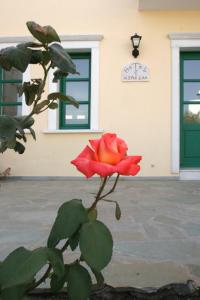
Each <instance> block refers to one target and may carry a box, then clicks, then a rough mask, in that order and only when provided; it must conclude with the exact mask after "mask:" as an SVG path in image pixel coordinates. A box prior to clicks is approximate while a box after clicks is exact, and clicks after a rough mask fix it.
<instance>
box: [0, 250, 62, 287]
mask: <svg viewBox="0 0 200 300" xmlns="http://www.w3.org/2000/svg"><path fill="white" fill-rule="evenodd" d="M57 251H58V250H57ZM57 251H56V250H55V249H48V248H38V249H36V250H33V251H29V250H26V249H25V248H23V247H20V248H18V249H16V250H14V251H13V252H12V253H11V254H9V255H8V257H7V258H6V259H5V260H4V262H3V264H2V266H1V269H0V285H1V287H2V289H5V288H9V287H13V286H17V285H23V284H26V283H27V282H31V281H33V278H34V276H35V275H36V273H37V272H38V271H39V270H40V269H41V268H42V267H43V266H45V265H46V264H47V263H48V262H50V263H51V264H52V266H53V269H54V272H55V274H56V275H57V276H63V274H64V265H63V261H62V258H61V255H60V253H58V252H57Z"/></svg>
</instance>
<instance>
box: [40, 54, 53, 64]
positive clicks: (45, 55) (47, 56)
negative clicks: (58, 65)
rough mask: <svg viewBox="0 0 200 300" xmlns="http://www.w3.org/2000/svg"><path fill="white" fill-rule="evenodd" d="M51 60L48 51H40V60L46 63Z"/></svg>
mask: <svg viewBox="0 0 200 300" xmlns="http://www.w3.org/2000/svg"><path fill="white" fill-rule="evenodd" d="M50 60H51V56H50V54H49V52H47V51H42V62H43V63H44V64H45V65H47V64H48V63H49V62H50Z"/></svg>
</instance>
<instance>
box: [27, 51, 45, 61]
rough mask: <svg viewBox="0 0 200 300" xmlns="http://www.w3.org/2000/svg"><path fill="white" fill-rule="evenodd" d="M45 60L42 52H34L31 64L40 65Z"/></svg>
mask: <svg viewBox="0 0 200 300" xmlns="http://www.w3.org/2000/svg"><path fill="white" fill-rule="evenodd" d="M42 59H43V55H42V51H41V50H32V53H31V58H30V64H39V63H41V61H42Z"/></svg>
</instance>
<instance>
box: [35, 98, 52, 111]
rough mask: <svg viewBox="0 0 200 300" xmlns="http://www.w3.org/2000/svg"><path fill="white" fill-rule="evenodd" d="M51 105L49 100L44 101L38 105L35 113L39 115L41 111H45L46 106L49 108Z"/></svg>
mask: <svg viewBox="0 0 200 300" xmlns="http://www.w3.org/2000/svg"><path fill="white" fill-rule="evenodd" d="M49 103H50V101H49V100H43V101H42V102H40V103H38V104H37V105H36V107H35V113H36V114H39V113H40V111H41V109H43V108H44V107H45V106H48V105H49Z"/></svg>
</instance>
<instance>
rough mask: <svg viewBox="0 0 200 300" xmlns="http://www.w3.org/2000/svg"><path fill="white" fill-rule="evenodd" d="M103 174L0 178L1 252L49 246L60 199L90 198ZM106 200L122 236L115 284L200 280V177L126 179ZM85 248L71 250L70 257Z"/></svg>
mask: <svg viewBox="0 0 200 300" xmlns="http://www.w3.org/2000/svg"><path fill="white" fill-rule="evenodd" d="M98 184H99V183H98V181H90V180H67V179H66V180H59V181H43V180H42V181H39V180H38V181H20V180H6V181H1V182H0V260H1V259H4V258H5V257H6V255H7V254H8V253H9V252H11V251H12V250H13V249H14V248H17V247H19V246H25V247H27V248H29V249H33V248H36V247H39V246H44V245H45V243H46V239H47V236H48V234H49V231H50V228H51V225H52V223H53V221H54V218H55V216H56V212H57V209H58V208H59V206H60V205H61V204H62V203H63V202H64V201H67V200H70V199H72V198H79V199H80V198H81V199H83V202H84V204H85V205H86V206H89V205H90V204H91V202H92V199H93V196H94V195H93V194H92V193H94V192H95V191H97V189H98ZM108 199H113V200H116V201H118V203H119V204H120V207H121V210H122V217H121V219H120V221H117V220H116V219H115V207H114V206H113V204H111V203H107V202H102V203H100V204H99V219H100V220H103V222H105V223H106V224H107V226H108V227H109V228H110V230H111V231H112V233H113V238H114V253H113V259H112V262H111V264H110V265H109V266H108V267H107V268H106V269H105V270H104V274H105V277H106V282H107V283H109V284H111V285H114V286H127V285H131V286H140V287H144V286H160V285H163V284H167V283H170V282H180V281H185V280H188V279H193V280H195V281H196V282H197V284H200V182H198V181H187V182H186V181H175V180H173V181H167V180H163V181H152V180H151V181H147V180H138V181H136V180H122V181H120V182H119V184H118V187H117V190H116V192H115V193H113V194H112V195H110V196H109V198H108ZM77 255H78V253H77V252H76V253H75V254H71V253H69V254H67V255H66V256H65V259H66V261H71V260H72V259H73V258H75V257H77Z"/></svg>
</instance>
